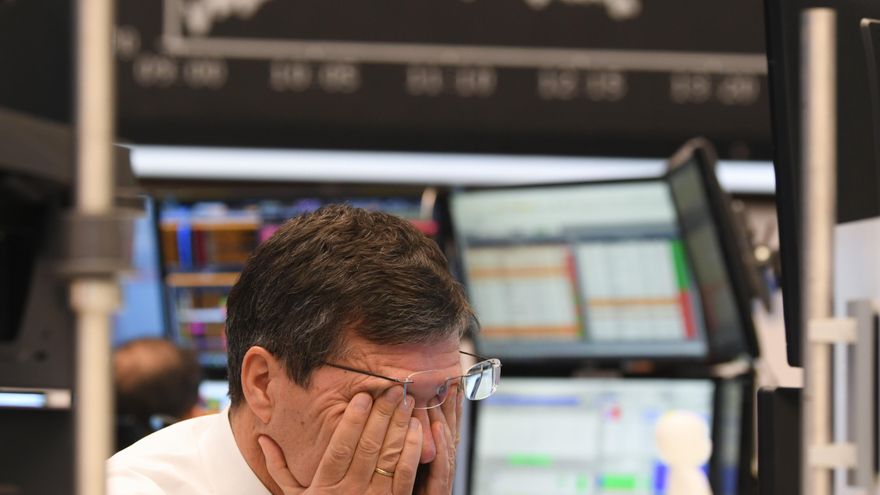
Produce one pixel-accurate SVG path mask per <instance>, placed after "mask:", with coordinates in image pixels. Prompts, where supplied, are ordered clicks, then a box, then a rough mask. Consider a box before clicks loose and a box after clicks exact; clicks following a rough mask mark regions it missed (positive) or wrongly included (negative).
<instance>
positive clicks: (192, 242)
mask: <svg viewBox="0 0 880 495" xmlns="http://www.w3.org/2000/svg"><path fill="white" fill-rule="evenodd" d="M340 202H345V203H348V204H351V205H352V206H357V207H361V208H365V209H369V210H379V211H385V212H387V213H391V214H395V215H398V216H400V217H402V218H406V219H408V220H410V221H411V222H412V223H413V224H414V225H415V226H416V228H418V229H420V230H421V231H422V232H425V233H426V234H428V235H434V234H436V233H437V230H438V224H437V222H435V221H434V220H433V218H432V217H431V216H430V213H433V212H430V213H428V216H427V217H425V216H423V212H422V210H423V209H422V207H421V203H420V198H419V197H418V196H416V197H414V198H410V197H403V198H393V197H383V198H340V199H330V198H296V199H279V198H269V197H264V198H254V199H233V200H227V201H174V200H171V199H166V200H164V201H163V202H162V204H161V207H160V211H159V219H158V221H159V228H158V230H159V244H160V248H161V252H162V260H163V264H164V266H163V272H164V280H165V287H166V292H167V299H168V306H169V308H170V311H169V313H170V314H169V319H170V325H169V326H170V333H171V336H172V339H173V340H174V341H175V342H176V343H178V344H179V345H180V346H182V347H185V348H188V349H194V350H195V351H196V353H197V355H198V359H199V362H200V363H201V364H202V366H204V367H206V368H208V369H209V370H211V369H213V370H220V369H223V370H225V368H226V298H227V296H228V295H229V291H230V290H231V289H232V286H233V284H235V282H236V280H237V279H238V274H239V272H240V271H241V269H242V268H243V267H244V264H245V262H246V261H247V259H248V257H249V256H250V254H251V252H252V251H253V250H254V249H255V248H256V247H257V246H258V245H259V244H260V243H261V242H263V241H265V240H266V239H268V238H269V237H270V236H272V234H274V233H275V232H276V231H277V230H278V229H279V228H280V226H281V224H282V223H284V222H285V221H286V220H288V219H290V218H292V217H295V216H297V215H300V214H303V213H307V212H311V211H314V210H316V209H318V208H319V207H321V206H323V205H325V204H329V203H340Z"/></svg>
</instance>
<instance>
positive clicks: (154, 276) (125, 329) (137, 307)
mask: <svg viewBox="0 0 880 495" xmlns="http://www.w3.org/2000/svg"><path fill="white" fill-rule="evenodd" d="M144 206H145V208H144V213H143V215H142V216H141V217H140V218H138V219H137V220H135V221H134V235H133V239H132V253H133V255H132V261H133V268H134V269H133V270H132V271H131V272H128V273H125V274H123V275H122V276H121V277H120V280H119V285H120V288H121V290H122V305H121V307H120V308H119V311H118V312H117V313H116V314H115V315H114V329H113V330H114V331H113V344H114V345H117V346H118V345H122V344H124V343H126V342H128V341H130V340H134V339H139V338H159V337H162V336H164V335H166V330H165V324H166V315H165V303H164V288H163V287H162V266H161V263H160V256H159V240H158V231H157V229H156V218H155V216H156V215H157V212H156V211H155V210H156V208H155V205H154V201H153V200H152V199H150V198H147V197H145V198H144Z"/></svg>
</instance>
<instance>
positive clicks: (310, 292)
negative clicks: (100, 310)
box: [108, 206, 500, 495]
mask: <svg viewBox="0 0 880 495" xmlns="http://www.w3.org/2000/svg"><path fill="white" fill-rule="evenodd" d="M474 321H475V318H474V315H473V311H472V309H471V308H470V306H469V305H468V303H467V301H466V300H465V298H464V295H463V292H462V289H461V287H460V285H459V284H458V283H456V282H455V281H454V280H453V278H452V276H451V275H450V274H449V271H448V267H447V263H446V260H445V258H444V257H443V254H442V253H441V252H440V250H439V248H438V247H437V245H436V244H435V243H434V242H433V241H431V240H430V239H428V238H427V237H425V236H424V235H423V234H421V233H420V232H418V231H417V230H416V229H415V228H414V227H412V226H411V225H410V224H409V223H408V222H406V221H404V220H401V219H398V218H396V217H393V216H391V215H388V214H384V213H376V212H367V211H364V210H360V209H356V208H351V207H347V206H329V207H325V208H322V209H320V210H318V211H317V212H315V213H311V214H308V215H304V216H300V217H297V218H294V219H293V220H290V221H288V222H287V223H286V224H285V225H284V226H283V227H282V228H281V229H280V230H279V231H278V232H277V233H276V234H275V235H274V236H272V238H270V239H269V240H268V241H266V242H265V243H263V244H262V245H260V246H259V247H258V248H257V249H256V251H255V252H254V253H253V255H252V256H251V258H250V259H249V260H248V262H247V264H246V265H245V268H244V270H243V271H242V274H241V276H240V278H239V280H238V282H237V283H236V285H235V286H234V287H233V289H232V291H231V293H230V295H229V299H228V308H227V322H226V324H227V338H228V351H229V363H228V364H229V370H228V371H229V378H230V397H231V401H232V406H231V407H230V409H229V410H228V411H227V412H224V413H221V414H216V415H211V416H204V417H201V418H196V419H191V420H188V421H182V422H180V423H177V424H174V425H172V426H170V427H168V428H165V429H163V430H160V431H159V432H157V433H154V434H152V435H150V436H148V437H146V438H145V439H143V440H141V441H140V442H138V443H136V444H134V445H133V446H131V447H129V448H128V449H126V450H123V451H122V452H119V453H118V454H116V455H115V456H113V457H112V458H111V459H110V460H109V461H108V489H109V492H110V493H111V494H127V495H132V494H135V495H137V494H160V493H167V494H178V493H180V494H183V493H186V494H208V493H210V494H230V495H232V494H235V495H240V494H245V493H246V494H260V493H273V494H284V495H287V494H299V493H303V494H319V493H343V494H360V493H383V494H388V493H392V494H395V495H397V494H409V493H424V494H443V495H448V494H449V493H450V492H451V490H452V483H453V479H454V471H455V450H456V446H457V443H458V436H459V424H458V423H459V422H458V418H459V415H460V410H461V399H462V397H466V398H468V399H471V400H478V399H481V398H485V397H487V396H488V395H491V393H493V392H494V390H495V386H496V385H497V382H498V376H499V373H500V363H499V362H498V361H497V360H494V359H491V360H485V361H481V362H479V363H477V364H475V365H474V366H473V367H471V368H469V369H468V370H467V371H463V369H462V365H461V357H460V351H459V346H460V343H461V338H462V336H463V335H464V334H465V333H466V331H467V330H468V329H470V328H471V326H472V325H473V324H474Z"/></svg>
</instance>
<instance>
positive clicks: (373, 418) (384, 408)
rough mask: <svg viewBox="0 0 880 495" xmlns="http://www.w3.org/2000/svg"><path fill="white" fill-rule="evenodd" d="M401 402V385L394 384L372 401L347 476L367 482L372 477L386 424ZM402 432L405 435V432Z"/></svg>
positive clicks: (386, 427)
mask: <svg viewBox="0 0 880 495" xmlns="http://www.w3.org/2000/svg"><path fill="white" fill-rule="evenodd" d="M402 402H403V387H399V386H395V387H391V388H389V389H388V390H386V391H385V393H384V394H382V395H381V396H380V397H379V398H378V399H376V401H375V402H374V403H373V410H372V411H370V417H369V419H367V424H366V426H365V427H364V430H363V433H361V438H360V440H359V441H358V444H357V449H356V450H355V453H354V458H353V459H352V461H351V466H350V467H349V469H348V476H349V477H352V478H353V479H355V480H364V481H365V482H369V480H370V478H372V477H373V471H374V470H375V469H376V465H377V462H378V460H379V454H380V453H381V452H382V445H383V444H384V442H385V436H386V434H387V433H388V425H389V423H390V422H391V418H392V417H393V416H394V414H395V413H396V412H397V411H398V410H399V409H400V407H399V406H400V405H401V403H402ZM405 431H406V430H404V432H405ZM402 434H403V435H405V433H402Z"/></svg>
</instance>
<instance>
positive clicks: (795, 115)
mask: <svg viewBox="0 0 880 495" xmlns="http://www.w3.org/2000/svg"><path fill="white" fill-rule="evenodd" d="M814 7H817V8H831V9H834V10H835V11H836V12H837V25H836V33H837V38H836V44H837V50H836V57H837V61H838V62H837V74H836V76H837V77H836V79H837V98H836V103H837V112H838V118H837V129H836V131H837V143H838V144H837V153H836V159H837V170H836V174H837V205H836V208H837V218H836V220H837V222H838V223H844V222H851V221H856V220H861V219H865V218H873V217H877V216H880V163H878V161H880V148H878V147H877V143H878V142H880V136H878V134H880V127H878V125H880V123H878V122H877V120H876V119H878V117H877V116H873V117H872V115H871V113H873V112H872V104H871V102H870V101H869V100H870V99H872V98H875V97H876V95H877V90H876V88H877V86H876V84H877V83H876V82H872V81H871V76H870V65H868V66H866V62H867V61H868V56H869V54H868V53H867V51H868V49H869V46H867V45H866V44H865V41H864V39H863V36H864V35H863V32H862V29H861V21H862V19H864V18H866V17H870V18H874V19H878V18H880V4H878V3H877V2H876V1H873V0H764V11H765V28H766V39H767V43H766V45H767V62H768V63H767V65H768V73H769V90H770V109H771V112H770V116H771V129H772V131H773V148H774V149H773V155H774V158H773V161H774V168H775V171H776V210H777V215H778V218H779V248H780V261H781V265H782V280H781V281H782V293H783V311H784V314H785V336H786V346H787V351H788V362H789V364H790V365H792V366H802V363H803V351H802V349H801V338H802V337H801V336H802V334H803V328H804V309H803V303H802V301H801V297H802V289H801V266H802V255H801V250H800V244H801V234H802V222H803V221H804V219H803V218H802V209H803V207H802V205H803V203H802V202H803V200H804V198H803V197H802V194H803V191H802V186H803V185H802V184H801V180H802V179H803V177H802V173H801V169H800V163H801V156H800V154H801V136H800V126H801V115H800V112H801V108H802V102H801V96H802V95H801V87H800V53H801V37H800V22H801V19H800V14H801V12H802V11H803V10H805V9H808V8H814ZM868 95H871V96H868Z"/></svg>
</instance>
